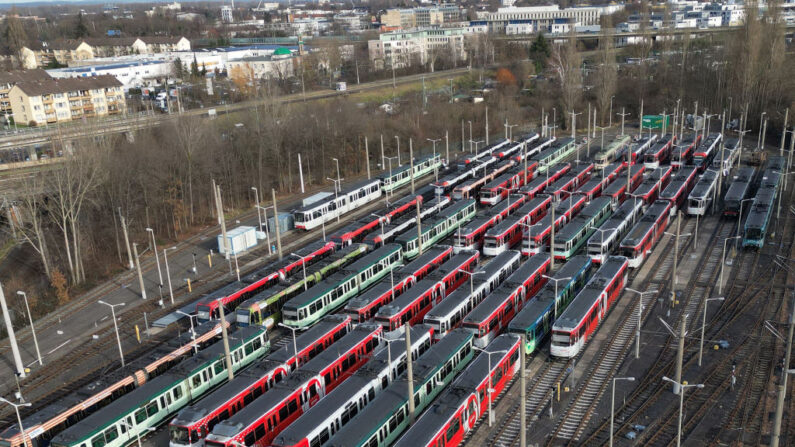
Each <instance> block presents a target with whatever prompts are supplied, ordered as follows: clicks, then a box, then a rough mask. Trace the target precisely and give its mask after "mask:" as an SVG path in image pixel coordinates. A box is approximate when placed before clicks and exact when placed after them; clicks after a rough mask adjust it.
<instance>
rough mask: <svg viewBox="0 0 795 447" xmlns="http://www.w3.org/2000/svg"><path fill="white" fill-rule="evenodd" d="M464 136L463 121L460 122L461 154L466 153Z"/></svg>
mask: <svg viewBox="0 0 795 447" xmlns="http://www.w3.org/2000/svg"><path fill="white" fill-rule="evenodd" d="M466 150H467V147H466V135H465V134H464V120H461V152H462V153H463V152H466Z"/></svg>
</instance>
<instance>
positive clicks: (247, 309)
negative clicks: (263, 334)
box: [235, 244, 368, 330]
mask: <svg viewBox="0 0 795 447" xmlns="http://www.w3.org/2000/svg"><path fill="white" fill-rule="evenodd" d="M367 250H368V246H367V245H365V244H357V245H350V246H347V247H344V248H341V249H340V250H337V251H336V252H334V254H332V255H331V256H330V257H329V258H328V259H324V260H323V261H321V262H320V263H319V264H317V265H313V266H310V267H308V268H307V269H306V277H304V275H303V273H302V272H298V273H297V274H296V275H294V276H292V277H290V278H289V279H288V280H287V281H285V282H283V283H281V284H277V285H275V286H273V287H270V288H268V289H266V290H264V291H262V292H260V293H258V294H256V295H254V296H253V297H251V298H249V299H247V300H246V301H244V302H243V303H241V304H240V306H238V307H237V310H236V311H235V314H236V321H237V325H238V326H240V327H246V326H249V325H262V326H265V328H266V329H268V330H271V329H272V328H273V327H274V326H276V324H277V323H278V322H279V321H281V311H282V307H283V306H284V304H285V303H286V302H287V301H289V300H290V299H291V298H293V297H295V296H298V294H300V293H301V292H304V291H306V290H308V289H309V288H310V287H312V286H314V285H315V284H317V283H319V282H320V281H322V280H323V278H327V277H328V276H330V275H332V274H334V273H336V272H337V271H339V270H340V269H342V268H344V267H345V266H347V265H349V264H350V263H352V262H354V261H355V260H357V259H359V258H360V257H362V256H364V255H365V254H366V253H367Z"/></svg>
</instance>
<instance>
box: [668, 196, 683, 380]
mask: <svg viewBox="0 0 795 447" xmlns="http://www.w3.org/2000/svg"><path fill="white" fill-rule="evenodd" d="M681 222H682V212H681V211H679V212H678V213H676V240H675V241H674V268H673V270H671V307H672V308H673V307H674V306H675V305H676V267H677V264H678V263H679V234H680V230H681V225H680V224H681ZM676 379H677V381H678V380H679V379H681V377H677V378H676Z"/></svg>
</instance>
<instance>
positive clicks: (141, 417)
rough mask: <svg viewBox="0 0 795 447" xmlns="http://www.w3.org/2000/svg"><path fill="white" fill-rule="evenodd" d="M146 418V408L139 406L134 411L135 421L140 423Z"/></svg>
mask: <svg viewBox="0 0 795 447" xmlns="http://www.w3.org/2000/svg"><path fill="white" fill-rule="evenodd" d="M145 420H146V409H144V408H141V409H140V410H138V411H136V412H135V423H136V424H140V423H141V422H143V421H145Z"/></svg>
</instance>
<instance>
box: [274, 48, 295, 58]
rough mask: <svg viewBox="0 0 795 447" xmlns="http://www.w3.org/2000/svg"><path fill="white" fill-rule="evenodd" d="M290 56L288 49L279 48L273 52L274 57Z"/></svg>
mask: <svg viewBox="0 0 795 447" xmlns="http://www.w3.org/2000/svg"><path fill="white" fill-rule="evenodd" d="M291 54H292V53H291V52H290V49H289V48H285V47H279V48H277V49H276V51H274V52H273V55H274V56H289V55H291Z"/></svg>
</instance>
